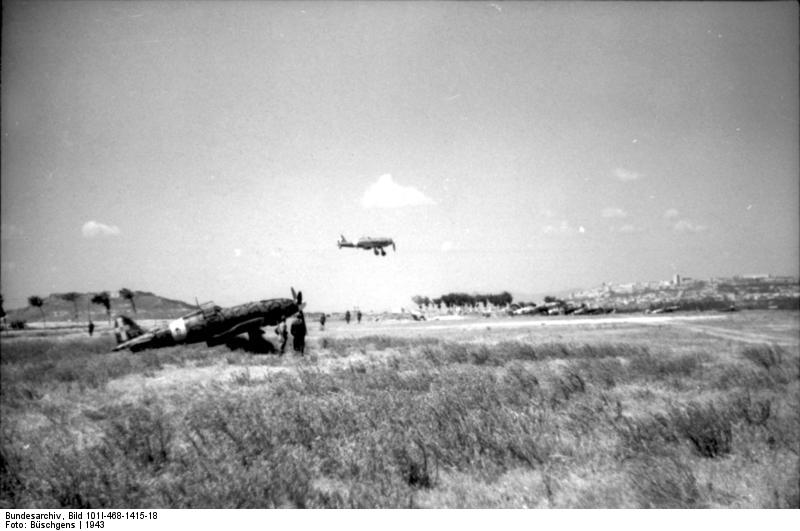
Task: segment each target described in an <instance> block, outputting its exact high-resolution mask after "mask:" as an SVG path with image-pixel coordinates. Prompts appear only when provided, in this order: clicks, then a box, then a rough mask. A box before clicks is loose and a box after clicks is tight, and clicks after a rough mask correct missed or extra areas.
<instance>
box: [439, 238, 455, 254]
mask: <svg viewBox="0 0 800 531" xmlns="http://www.w3.org/2000/svg"><path fill="white" fill-rule="evenodd" d="M454 248H455V245H453V242H451V241H446V242H444V243H443V244H442V252H443V253H446V252H448V251H452V250H453V249H454Z"/></svg>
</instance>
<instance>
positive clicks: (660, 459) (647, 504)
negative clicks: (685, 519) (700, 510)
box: [627, 453, 701, 509]
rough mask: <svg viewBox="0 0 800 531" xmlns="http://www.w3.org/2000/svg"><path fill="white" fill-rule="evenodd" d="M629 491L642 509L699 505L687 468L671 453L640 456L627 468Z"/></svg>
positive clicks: (683, 507)
mask: <svg viewBox="0 0 800 531" xmlns="http://www.w3.org/2000/svg"><path fill="white" fill-rule="evenodd" d="M627 473H628V478H629V481H630V484H631V490H632V492H633V495H634V497H635V499H636V501H637V502H638V504H639V506H640V507H641V508H643V509H692V508H697V507H701V503H700V492H699V489H698V488H697V480H696V478H695V476H694V474H693V473H692V470H691V468H689V466H688V465H687V464H686V463H684V462H682V461H681V460H680V458H679V457H678V456H676V455H675V454H673V453H664V454H656V455H652V456H643V457H640V458H638V459H636V460H634V461H632V462H631V463H630V464H629V465H628V467H627Z"/></svg>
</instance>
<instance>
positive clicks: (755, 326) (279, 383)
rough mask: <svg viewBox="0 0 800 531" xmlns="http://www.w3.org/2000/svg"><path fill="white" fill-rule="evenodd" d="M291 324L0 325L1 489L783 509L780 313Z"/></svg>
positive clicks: (12, 492)
mask: <svg viewBox="0 0 800 531" xmlns="http://www.w3.org/2000/svg"><path fill="white" fill-rule="evenodd" d="M712 317H713V318H712ZM310 332H311V337H310V341H309V347H308V351H307V355H306V356H305V357H303V358H300V357H297V356H294V355H287V356H284V357H277V356H270V355H251V354H247V353H244V352H242V351H230V350H228V349H227V348H225V347H215V348H207V347H205V345H202V344H201V345H190V346H178V347H173V348H166V349H161V350H153V351H144V352H142V353H138V354H131V353H127V352H120V353H110V352H109V350H110V349H111V347H112V346H113V339H112V338H111V337H110V336H109V335H108V333H107V332H106V333H104V334H101V335H100V336H99V337H97V336H96V337H94V338H91V339H90V338H88V337H82V336H80V335H77V334H72V335H64V336H59V335H57V334H51V335H47V336H41V335H38V336H37V335H30V334H29V335H25V334H16V335H14V336H9V337H5V338H2V344H1V346H2V359H1V365H0V376H1V377H2V379H1V381H0V383H1V384H2V386H0V420H2V424H1V426H2V427H1V428H0V505H2V506H3V507H6V508H35V507H41V508H45V507H47V508H50V507H76V508H78V507H83V508H88V507H131V508H132V507H174V508H178V507H204V508H206V507H208V508H210V507H224V508H228V507H231V508H233V507H260V508H261V507H378V508H390V507H391V508H395V507H398V508H406V507H441V508H444V507H448V508H449V507H453V508H455V507H469V508H495V507H496V508H500V507H529V508H616V507H619V508H649V507H659V508H673V507H680V508H719V507H723V508H745V507H748V508H749V507H754V508H788V507H793V508H798V507H800V457H799V455H798V453H799V452H800V448H798V446H799V445H800V413H798V412H800V318H799V315H798V313H797V312H740V313H737V314H731V315H726V316H724V317H723V316H720V315H713V316H712V315H709V316H708V318H705V316H704V315H702V314H701V315H698V316H694V317H692V318H691V319H689V318H686V319H675V320H669V319H658V320H649V321H641V322H640V321H635V320H634V321H624V320H615V319H613V318H611V317H608V318H604V319H591V320H590V319H583V320H582V319H572V320H568V319H562V320H557V319H556V320H553V319H550V320H548V319H547V318H542V319H541V320H527V321H519V320H517V321H515V320H512V319H487V320H472V321H458V322H453V323H450V324H442V323H413V324H409V323H387V322H377V323H376V322H369V323H364V324H361V325H353V324H351V325H349V326H346V325H344V324H343V323H332V324H331V325H330V326H328V327H327V330H325V331H324V332H322V331H319V330H318V327H317V326H312V329H311V330H310Z"/></svg>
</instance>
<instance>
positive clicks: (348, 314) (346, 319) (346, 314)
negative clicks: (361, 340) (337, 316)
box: [344, 310, 361, 324]
mask: <svg viewBox="0 0 800 531" xmlns="http://www.w3.org/2000/svg"><path fill="white" fill-rule="evenodd" d="M356 319H358V322H359V323H360V322H361V310H356ZM344 320H345V321H346V322H347V324H350V310H347V311H346V312H344Z"/></svg>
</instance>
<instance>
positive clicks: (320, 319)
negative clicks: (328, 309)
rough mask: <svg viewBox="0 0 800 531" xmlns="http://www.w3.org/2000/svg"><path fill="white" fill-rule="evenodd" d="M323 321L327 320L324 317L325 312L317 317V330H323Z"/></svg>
mask: <svg viewBox="0 0 800 531" xmlns="http://www.w3.org/2000/svg"><path fill="white" fill-rule="evenodd" d="M325 319H327V317H325V312H323V313H322V315H320V316H319V329H320V330H325Z"/></svg>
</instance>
